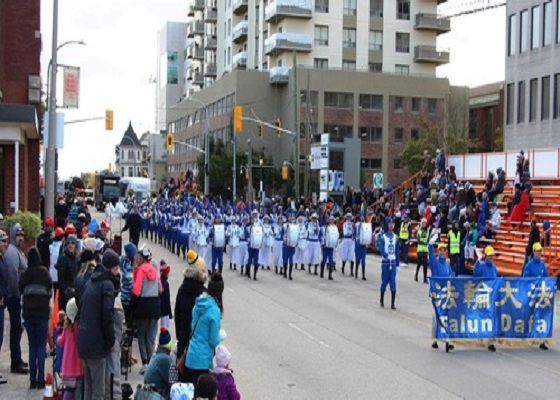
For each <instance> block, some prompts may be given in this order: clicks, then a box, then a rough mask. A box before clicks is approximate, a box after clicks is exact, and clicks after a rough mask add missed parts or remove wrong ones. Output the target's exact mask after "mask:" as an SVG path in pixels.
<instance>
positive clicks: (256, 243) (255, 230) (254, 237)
mask: <svg viewBox="0 0 560 400" xmlns="http://www.w3.org/2000/svg"><path fill="white" fill-rule="evenodd" d="M263 236H264V233H263V228H262V226H260V225H253V227H252V228H251V238H250V239H251V240H250V247H251V248H252V249H260V248H261V246H262V244H263Z"/></svg>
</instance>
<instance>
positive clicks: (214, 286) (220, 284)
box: [208, 272, 224, 299]
mask: <svg viewBox="0 0 560 400" xmlns="http://www.w3.org/2000/svg"><path fill="white" fill-rule="evenodd" d="M223 292H224V279H223V278H222V274H220V273H219V272H215V273H213V274H212V276H210V281H209V282H208V294H209V295H210V296H213V297H218V298H219V299H221V298H222V293H223Z"/></svg>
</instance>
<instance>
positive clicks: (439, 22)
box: [414, 13, 451, 34]
mask: <svg viewBox="0 0 560 400" xmlns="http://www.w3.org/2000/svg"><path fill="white" fill-rule="evenodd" d="M414 29H416V30H418V31H435V32H437V33H438V34H440V33H447V32H449V31H450V30H451V21H450V20H449V18H443V17H441V16H438V15H437V14H425V13H418V14H416V23H415V24H414Z"/></svg>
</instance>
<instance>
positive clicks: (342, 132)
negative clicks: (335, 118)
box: [324, 125, 353, 166]
mask: <svg viewBox="0 0 560 400" xmlns="http://www.w3.org/2000/svg"><path fill="white" fill-rule="evenodd" d="M324 131H325V132H328V133H329V138H330V141H331V142H337V143H343V142H344V139H345V138H351V137H352V136H353V132H352V127H351V126H348V125H325V128H324ZM331 156H332V152H331ZM331 166H332V165H331Z"/></svg>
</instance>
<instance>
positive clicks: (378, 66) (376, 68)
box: [368, 63, 383, 72]
mask: <svg viewBox="0 0 560 400" xmlns="http://www.w3.org/2000/svg"><path fill="white" fill-rule="evenodd" d="M368 68H369V72H383V64H382V63H369V64H368Z"/></svg>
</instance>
